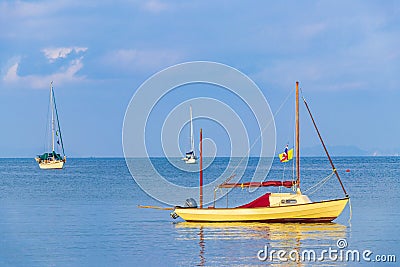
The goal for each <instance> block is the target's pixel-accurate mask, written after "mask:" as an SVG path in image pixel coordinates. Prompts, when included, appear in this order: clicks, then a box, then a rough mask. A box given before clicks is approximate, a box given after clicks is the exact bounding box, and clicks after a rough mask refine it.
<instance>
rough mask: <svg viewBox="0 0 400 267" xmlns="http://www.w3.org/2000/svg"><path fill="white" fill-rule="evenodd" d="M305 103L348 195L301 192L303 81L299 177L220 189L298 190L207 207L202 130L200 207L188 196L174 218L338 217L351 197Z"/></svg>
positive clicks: (307, 219) (274, 219)
mask: <svg viewBox="0 0 400 267" xmlns="http://www.w3.org/2000/svg"><path fill="white" fill-rule="evenodd" d="M303 100H304V99H303ZM304 103H305V105H306V108H307V110H308V112H309V115H310V117H311V119H312V122H313V124H314V127H315V129H316V131H317V133H318V136H319V138H320V140H321V143H322V146H323V147H324V150H325V152H326V155H327V157H328V159H329V161H330V163H331V166H332V170H333V173H332V175H333V174H335V175H336V177H337V178H338V180H339V183H340V185H341V187H342V189H343V192H344V195H345V196H344V197H343V198H340V199H331V200H324V201H319V202H312V201H311V200H310V199H309V198H308V196H307V195H304V194H302V193H301V190H300V131H299V128H300V127H299V84H298V82H296V180H295V181H266V182H248V183H229V182H228V181H226V182H224V183H222V184H221V185H219V186H218V188H233V187H240V188H244V187H263V186H284V187H287V188H291V187H294V188H295V189H296V190H295V191H296V192H295V193H266V194H265V195H262V196H261V197H259V198H257V199H255V200H254V201H252V202H250V203H248V204H245V205H242V206H239V207H234V208H216V207H215V204H214V206H212V207H208V208H203V203H202V202H203V193H202V180H203V172H202V140H201V139H202V132H201V130H200V206H199V207H197V204H196V202H195V201H194V200H193V199H188V200H187V201H186V205H185V207H180V206H177V207H175V208H174V210H173V212H172V213H171V216H172V217H173V218H174V219H176V218H178V217H181V218H182V219H183V220H185V221H189V222H331V221H333V220H334V219H336V218H337V217H338V216H339V215H340V214H341V213H342V211H343V209H344V208H345V206H346V204H347V202H348V201H349V196H348V194H347V192H346V190H345V188H344V186H343V184H342V182H341V180H340V177H339V174H338V172H337V170H336V168H335V166H334V164H333V162H332V159H331V157H330V156H329V154H328V151H327V149H326V147H325V144H324V142H323V140H322V138H321V135H320V133H319V130H318V128H317V126H316V124H315V121H314V118H313V117H312V114H311V112H310V109H309V107H308V104H307V102H306V101H305V100H304ZM228 180H229V179H228Z"/></svg>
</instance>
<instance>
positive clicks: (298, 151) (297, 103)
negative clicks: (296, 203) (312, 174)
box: [296, 82, 300, 188]
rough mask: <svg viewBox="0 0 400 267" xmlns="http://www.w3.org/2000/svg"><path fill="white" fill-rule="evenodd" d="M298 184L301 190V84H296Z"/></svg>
mask: <svg viewBox="0 0 400 267" xmlns="http://www.w3.org/2000/svg"><path fill="white" fill-rule="evenodd" d="M296 174H297V179H296V184H297V188H300V121H299V82H296Z"/></svg>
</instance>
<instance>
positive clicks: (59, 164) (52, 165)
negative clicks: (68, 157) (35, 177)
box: [39, 160, 64, 170]
mask: <svg viewBox="0 0 400 267" xmlns="http://www.w3.org/2000/svg"><path fill="white" fill-rule="evenodd" d="M63 167H64V161H62V160H60V161H51V162H48V163H45V162H40V163H39V168H41V169H46V170H47V169H62V168H63Z"/></svg>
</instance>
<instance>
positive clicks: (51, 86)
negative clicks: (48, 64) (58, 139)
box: [50, 81, 54, 152]
mask: <svg viewBox="0 0 400 267" xmlns="http://www.w3.org/2000/svg"><path fill="white" fill-rule="evenodd" d="M53 105H54V104H53V81H51V83H50V108H51V147H52V150H51V151H52V152H53V151H54V107H53Z"/></svg>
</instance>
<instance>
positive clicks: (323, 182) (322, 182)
mask: <svg viewBox="0 0 400 267" xmlns="http://www.w3.org/2000/svg"><path fill="white" fill-rule="evenodd" d="M334 174H335V173H334V172H332V173H331V174H329V175H328V176H326V177H325V178H324V179H322V180H321V181H319V182H318V183H316V184H315V185H313V186H311V187H310V188H308V189H307V190H306V191H304V193H306V192H308V191H310V190H311V189H314V188H315V189H314V191H312V192H311V193H308V195H312V194H314V193H315V192H317V190H318V189H320V188H321V187H322V186H323V185H324V184H325V183H326V182H328V181H329V179H331V178H332V176H333V175H334Z"/></svg>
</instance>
